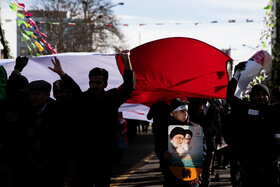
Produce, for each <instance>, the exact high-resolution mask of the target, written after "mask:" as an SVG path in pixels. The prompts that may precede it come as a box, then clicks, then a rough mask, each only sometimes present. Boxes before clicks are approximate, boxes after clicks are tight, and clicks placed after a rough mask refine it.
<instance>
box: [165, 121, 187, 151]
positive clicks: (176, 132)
mask: <svg viewBox="0 0 280 187" xmlns="http://www.w3.org/2000/svg"><path fill="white" fill-rule="evenodd" d="M185 134H186V132H185V130H184V129H183V128H182V127H175V128H174V129H172V131H171V132H170V139H171V141H170V143H171V149H172V151H171V150H169V151H170V152H171V153H173V154H174V153H175V154H181V153H183V152H184V149H183V140H184V138H185Z"/></svg>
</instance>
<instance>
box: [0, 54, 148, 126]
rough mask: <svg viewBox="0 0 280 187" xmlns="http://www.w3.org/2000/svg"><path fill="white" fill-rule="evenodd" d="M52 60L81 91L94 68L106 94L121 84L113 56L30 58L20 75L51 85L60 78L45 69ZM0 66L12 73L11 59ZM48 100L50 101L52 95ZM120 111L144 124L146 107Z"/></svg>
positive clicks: (65, 55) (87, 86) (126, 116)
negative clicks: (104, 75) (103, 74)
mask: <svg viewBox="0 0 280 187" xmlns="http://www.w3.org/2000/svg"><path fill="white" fill-rule="evenodd" d="M54 56H56V57H57V58H58V59H59V60H60V62H61V66H62V68H63V70H64V71H65V72H66V73H67V74H68V75H69V76H71V77H72V78H73V79H74V80H75V81H76V82H77V83H78V85H79V86H80V88H81V89H82V91H85V90H87V89H88V88H89V84H88V82H89V78H88V73H89V71H90V70H91V69H92V68H94V67H101V68H104V69H106V70H107V71H108V72H109V79H108V87H107V88H106V90H108V89H111V88H117V87H119V86H120V85H121V84H122V83H123V78H122V76H121V73H120V72H119V69H118V66H117V63H116V60H115V55H114V54H95V53H60V54H55V55H46V56H41V57H33V58H30V59H29V61H28V64H27V66H26V67H25V68H24V69H23V71H22V75H24V76H26V77H27V78H28V80H29V82H31V81H34V80H41V79H43V80H45V81H48V82H49V83H51V84H52V83H53V82H54V81H56V80H58V79H59V78H60V77H59V76H58V75H57V74H56V73H54V72H52V71H51V70H50V69H48V67H53V64H52V61H51V59H53V58H54ZM0 65H2V66H3V67H4V68H5V69H6V71H7V75H8V76H9V75H10V74H11V72H12V71H13V69H14V66H15V59H1V60H0ZM51 97H53V95H52V93H51ZM120 111H122V112H123V115H124V116H125V118H129V119H138V120H146V121H148V120H147V117H146V115H147V113H148V111H149V107H147V106H144V105H142V104H133V105H132V104H124V105H122V106H121V107H120ZM150 122H151V121H150Z"/></svg>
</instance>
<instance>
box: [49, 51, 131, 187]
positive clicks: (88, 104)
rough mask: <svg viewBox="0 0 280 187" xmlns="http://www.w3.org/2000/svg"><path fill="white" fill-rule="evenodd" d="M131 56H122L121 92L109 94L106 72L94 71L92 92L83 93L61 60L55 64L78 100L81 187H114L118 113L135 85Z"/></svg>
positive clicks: (77, 154) (77, 149) (78, 182)
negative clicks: (113, 175) (113, 169)
mask: <svg viewBox="0 0 280 187" xmlns="http://www.w3.org/2000/svg"><path fill="white" fill-rule="evenodd" d="M128 53H129V51H123V52H121V53H120V56H121V59H122V61H123V64H124V68H125V70H124V76H123V79H124V83H123V84H122V85H121V87H120V89H117V88H113V89H110V90H107V91H105V88H106V87H107V85H108V76H109V75H108V71H107V70H105V69H103V68H99V67H95V68H93V69H92V70H90V72H89V74H88V77H89V89H88V90H86V91H85V92H82V91H81V89H80V88H79V87H77V86H76V85H77V84H76V83H75V81H74V80H73V79H72V78H71V77H70V76H69V75H67V74H66V73H65V72H64V71H63V69H62V67H61V64H60V61H59V60H58V58H56V57H55V59H54V60H52V62H53V65H54V67H53V68H52V67H49V68H50V69H51V70H52V71H54V72H55V73H57V74H58V75H59V76H60V78H61V79H62V80H63V82H64V83H65V85H66V87H67V88H68V89H69V91H70V92H71V93H72V94H73V96H74V97H75V98H74V100H75V101H74V106H75V107H73V108H74V110H75V114H76V115H75V119H73V122H74V123H75V126H74V129H75V131H74V132H75V134H74V136H75V141H74V142H75V145H74V146H75V153H74V156H75V158H74V159H75V166H76V168H75V177H74V178H75V179H74V180H75V181H76V182H75V183H76V186H77V187H92V186H96V187H98V186H102V187H103V186H104V187H105V186H107V187H109V186H110V182H111V169H112V162H113V161H114V160H116V158H115V157H114V153H115V152H116V151H117V124H118V109H119V107H120V105H122V104H123V103H124V102H125V101H126V100H127V99H129V97H130V94H131V92H132V91H133V89H134V83H135V80H134V72H133V70H132V66H131V63H130V59H129V55H128ZM69 117H71V116H69ZM73 122H72V123H73Z"/></svg>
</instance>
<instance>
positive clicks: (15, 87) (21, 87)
mask: <svg viewBox="0 0 280 187" xmlns="http://www.w3.org/2000/svg"><path fill="white" fill-rule="evenodd" d="M27 88H28V79H27V78H26V77H25V76H23V75H20V74H19V75H17V74H15V73H14V72H12V73H11V75H10V76H9V79H8V81H7V87H6V90H7V96H8V97H9V98H10V99H19V97H20V95H21V94H22V93H23V92H24V91H26V90H27Z"/></svg>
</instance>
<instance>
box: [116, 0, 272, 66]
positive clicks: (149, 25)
mask: <svg viewBox="0 0 280 187" xmlns="http://www.w3.org/2000/svg"><path fill="white" fill-rule="evenodd" d="M112 2H113V4H117V3H119V2H123V3H124V5H123V6H121V5H119V6H116V7H114V8H113V9H114V13H115V14H116V15H117V16H118V18H119V19H120V21H121V23H124V24H128V26H121V28H122V30H123V32H124V33H125V34H126V36H127V38H128V40H129V43H130V46H131V48H133V47H136V46H137V45H139V44H143V43H146V42H149V41H152V40H156V39H160V38H166V37H176V36H180V37H190V38H195V39H198V40H201V41H203V42H206V43H208V44H210V45H212V46H214V47H216V48H219V49H227V48H232V58H233V59H234V60H236V61H243V60H247V59H248V58H250V57H251V56H252V55H253V54H254V53H255V51H256V50H260V49H261V48H257V49H255V50H254V49H253V48H256V46H259V45H260V37H261V33H262V31H263V30H264V28H265V25H264V22H263V20H264V18H265V16H266V15H265V10H264V7H265V6H267V4H268V2H269V0H246V1H244V0H141V1H140V0H122V1H121V0H120V1H119V0H113V1H112ZM246 19H250V20H253V22H246ZM229 20H235V21H236V22H235V23H229V22H228V21H229ZM212 21H217V23H211V22H212ZM139 24H146V25H143V26H139ZM243 44H245V46H243Z"/></svg>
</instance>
